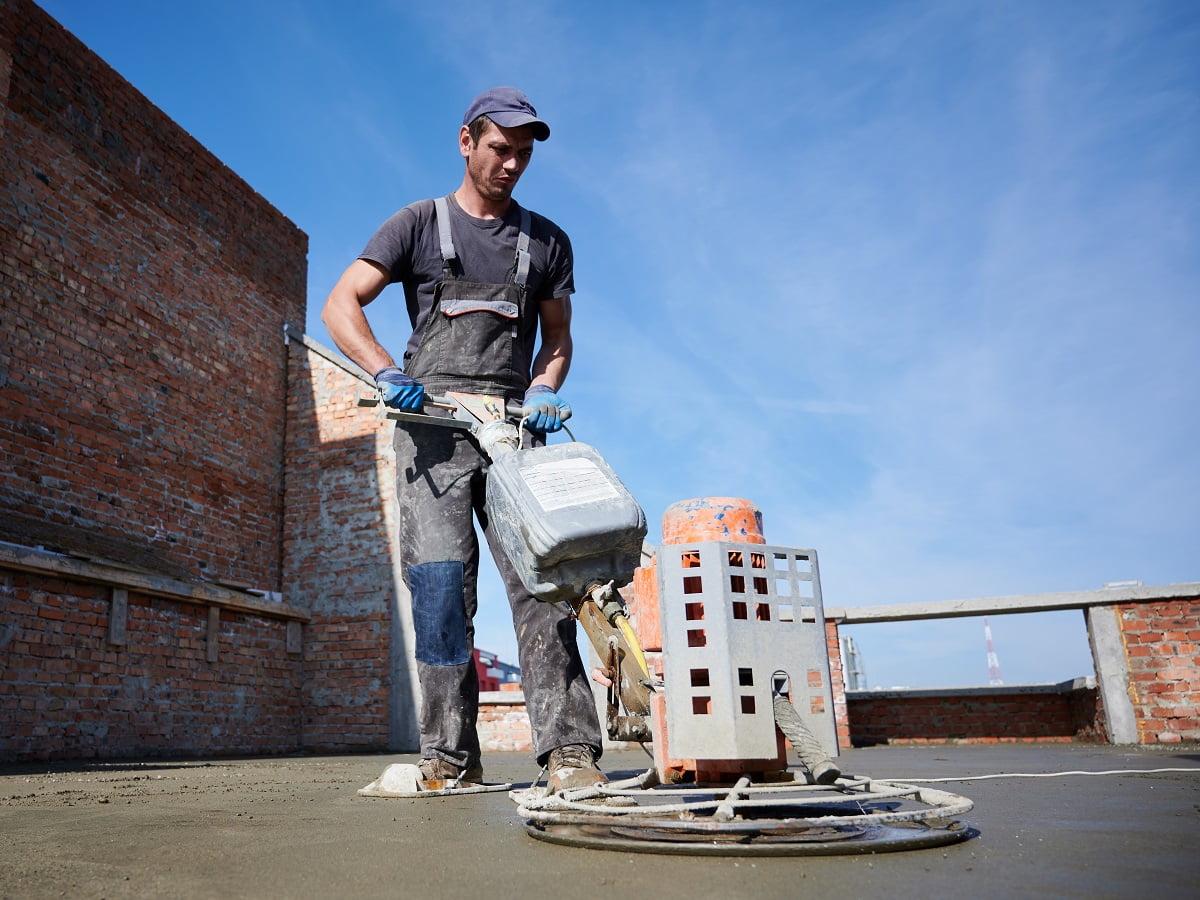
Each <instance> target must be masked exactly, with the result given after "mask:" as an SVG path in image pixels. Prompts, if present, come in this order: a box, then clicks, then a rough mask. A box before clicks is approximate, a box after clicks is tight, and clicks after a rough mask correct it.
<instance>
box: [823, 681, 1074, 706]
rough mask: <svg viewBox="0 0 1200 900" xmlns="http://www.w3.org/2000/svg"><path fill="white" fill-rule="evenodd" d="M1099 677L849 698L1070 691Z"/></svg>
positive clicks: (850, 693) (899, 691) (874, 693)
mask: <svg viewBox="0 0 1200 900" xmlns="http://www.w3.org/2000/svg"><path fill="white" fill-rule="evenodd" d="M1095 687H1096V679H1095V678H1093V677H1091V676H1090V675H1088V676H1084V677H1082V678H1072V679H1071V680H1069V681H1061V682H1059V683H1058V684H997V685H988V686H986V687H964V688H911V689H910V688H895V689H892V690H886V691H847V692H846V700H847V701H850V700H886V699H889V698H900V697H905V698H909V697H1003V696H1006V695H1012V694H1069V693H1071V692H1072V691H1080V690H1090V689H1093V688H1095Z"/></svg>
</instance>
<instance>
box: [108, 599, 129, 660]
mask: <svg viewBox="0 0 1200 900" xmlns="http://www.w3.org/2000/svg"><path fill="white" fill-rule="evenodd" d="M128 615H129V591H127V590H125V588H120V587H114V588H113V589H112V603H111V605H110V606H109V608H108V642H109V643H110V644H117V645H118V646H120V645H124V644H125V642H126V639H125V622H126V619H127V617H128Z"/></svg>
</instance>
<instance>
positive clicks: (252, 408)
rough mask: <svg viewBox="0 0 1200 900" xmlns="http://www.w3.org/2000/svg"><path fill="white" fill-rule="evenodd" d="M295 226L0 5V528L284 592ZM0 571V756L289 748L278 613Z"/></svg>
mask: <svg viewBox="0 0 1200 900" xmlns="http://www.w3.org/2000/svg"><path fill="white" fill-rule="evenodd" d="M306 250H307V238H306V237H305V236H304V234H303V233H302V232H300V231H299V230H298V229H297V228H296V227H295V226H294V225H293V224H292V223H291V222H289V221H288V220H287V219H285V218H284V217H283V216H282V215H280V213H279V212H277V211H276V210H275V209H273V208H272V207H271V206H270V205H269V204H268V203H267V202H266V201H265V200H264V199H263V198H262V197H260V196H258V195H257V194H255V193H254V191H253V190H251V189H250V188H249V187H247V185H246V184H245V183H243V182H242V181H241V180H240V179H239V178H238V177H237V176H236V175H234V174H233V173H232V172H231V171H229V169H228V168H226V167H225V166H224V165H222V164H221V163H220V161H218V160H217V159H216V158H214V157H213V156H212V154H211V153H209V152H208V151H207V150H205V149H204V148H203V147H201V146H200V145H199V144H198V143H197V142H196V141H195V140H193V139H192V138H191V137H190V136H189V135H188V134H187V133H186V132H185V131H184V130H183V129H181V128H180V127H179V126H178V125H176V124H174V123H173V122H172V121H171V120H170V119H168V118H167V117H166V116H165V115H164V114H163V113H162V112H161V111H160V110H158V109H156V108H155V107H154V106H153V105H152V104H150V103H149V102H148V101H147V100H146V98H145V97H143V96H142V95H141V94H139V93H138V92H137V91H136V90H134V88H133V87H131V86H130V85H129V84H128V83H127V82H125V81H124V80H123V79H122V78H121V77H120V76H119V75H117V74H116V73H115V72H113V71H112V70H111V69H110V68H109V67H108V66H106V65H105V64H104V63H103V62H102V61H101V60H100V59H99V58H98V57H96V56H95V55H94V54H93V53H91V52H90V51H88V50H87V48H86V47H84V46H83V45H82V44H80V43H79V42H78V41H77V40H76V39H75V38H73V37H72V36H71V35H70V34H68V33H67V32H65V31H64V30H63V29H62V28H61V27H60V26H58V25H57V23H55V22H54V21H53V20H52V19H51V18H50V17H48V16H47V15H46V14H45V13H44V12H43V11H42V10H40V9H39V8H38V7H37V6H35V5H33V4H32V3H30V2H28V0H0V541H5V542H8V543H9V544H16V545H21V546H24V547H37V546H43V547H47V548H54V549H56V550H62V551H67V552H69V553H70V554H72V557H73V558H79V557H85V558H90V559H104V560H108V561H113V562H116V563H118V564H120V565H122V566H127V567H130V568H131V569H138V570H149V571H152V572H154V573H159V574H161V575H170V576H173V577H175V578H179V579H185V580H189V581H191V582H200V581H202V580H204V581H208V582H217V583H225V584H236V585H244V586H250V587H254V588H260V589H264V590H269V591H279V590H281V589H282V588H283V581H282V573H283V565H282V545H281V541H280V534H281V530H282V526H283V455H284V436H285V433H286V428H285V405H284V397H285V381H286V376H287V361H286V348H285V346H284V343H283V324H284V323H285V322H287V321H293V322H301V323H302V322H303V320H304V313H305V296H304V294H305V291H304V282H305V265H304V257H305V253H306ZM109 594H110V588H107V587H103V586H100V585H97V584H94V583H89V582H88V581H87V580H76V579H71V578H60V577H56V576H54V575H37V574H30V573H28V572H16V571H12V570H9V569H2V570H0V648H2V650H0V683H2V685H3V691H2V692H0V718H2V719H3V721H4V728H3V729H0V758H5V759H12V758H38V757H46V756H54V757H80V756H93V755H101V756H121V755H131V754H164V755H165V754H182V753H204V754H213V753H249V752H262V753H273V752H285V751H292V750H295V749H297V748H298V747H299V744H300V739H301V737H300V734H301V732H300V726H301V718H300V705H301V695H300V693H299V689H300V678H301V676H302V670H301V659H300V657H299V655H298V654H295V653H288V652H287V649H286V634H287V623H286V622H285V621H283V620H281V619H278V618H271V617H266V618H264V617H260V616H257V615H254V614H248V613H245V612H235V611H232V610H229V609H226V610H222V611H221V612H219V613H216V615H217V621H216V626H217V630H218V632H219V634H220V651H219V653H217V654H216V657H215V659H214V658H210V653H209V652H208V643H207V641H208V638H207V634H208V628H209V621H210V619H209V616H210V614H212V613H213V612H214V609H213V608H212V607H205V606H204V605H199V604H195V603H186V602H177V601H172V600H170V599H165V598H163V597H161V596H148V595H142V594H139V593H137V592H136V591H130V592H129V595H128V601H127V622H126V633H125V643H124V644H121V645H114V644H112V643H111V642H107V641H106V640H105V637H104V634H105V629H106V627H107V626H106V624H105V623H106V622H107V616H108V612H109V609H110V606H111V600H110V598H109Z"/></svg>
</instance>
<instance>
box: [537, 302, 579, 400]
mask: <svg viewBox="0 0 1200 900" xmlns="http://www.w3.org/2000/svg"><path fill="white" fill-rule="evenodd" d="M538 319H539V322H540V327H541V334H542V343H541V347H540V348H539V349H538V353H537V357H536V358H535V359H534V361H533V383H532V384H534V385H537V384H542V385H545V386H546V387H548V388H550V389H551V390H553V391H557V390H558V389H559V388H560V387H562V383H563V382H564V381H566V380H567V371H568V370H569V369H570V368H571V351H572V349H573V345H572V342H571V298H570V297H559V298H557V299H554V300H545V301H543V302H542V303H541V305H540V306H539V308H538ZM531 386H532V385H531Z"/></svg>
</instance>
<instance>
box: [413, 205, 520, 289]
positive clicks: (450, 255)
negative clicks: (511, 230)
mask: <svg viewBox="0 0 1200 900" xmlns="http://www.w3.org/2000/svg"><path fill="white" fill-rule="evenodd" d="M433 208H434V212H435V214H436V218H437V225H438V241H439V242H440V243H441V248H442V271H443V272H446V273H449V272H452V271H453V270H454V265H453V264H454V261H455V260H456V259H458V252H457V251H456V250H455V249H454V238H453V236H452V235H451V234H450V204H449V203H448V202H447V201H446V198H445V197H437V198H435V199H434V201H433ZM520 211H521V226H520V227H521V231H520V233H519V234H518V235H517V265H516V269H515V271H514V274H513V282H514V283H515V284H519V285H521V287H524V286H525V282H527V281H528V280H529V263H530V259H531V257H530V255H529V240H530V238H529V235H530V232H531V231H532V230H533V216H531V215H530V214H529V210H527V209H526V208H525V207H523V206H522V207H520Z"/></svg>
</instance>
